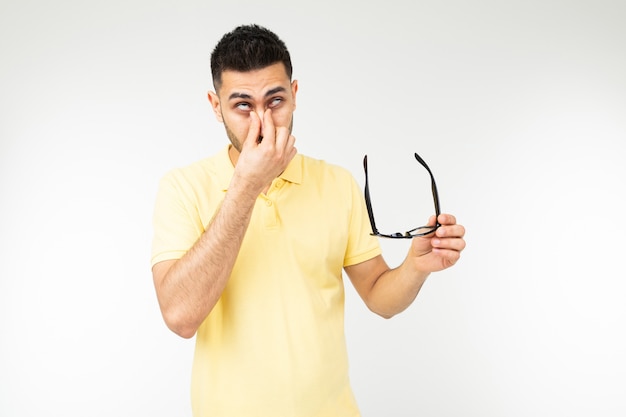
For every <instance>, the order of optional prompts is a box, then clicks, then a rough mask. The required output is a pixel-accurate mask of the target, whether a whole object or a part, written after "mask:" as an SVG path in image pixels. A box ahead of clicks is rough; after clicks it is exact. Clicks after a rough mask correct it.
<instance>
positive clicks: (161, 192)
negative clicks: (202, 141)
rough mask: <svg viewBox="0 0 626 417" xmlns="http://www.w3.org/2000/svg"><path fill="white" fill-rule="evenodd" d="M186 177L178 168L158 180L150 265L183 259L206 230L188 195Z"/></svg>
mask: <svg viewBox="0 0 626 417" xmlns="http://www.w3.org/2000/svg"><path fill="white" fill-rule="evenodd" d="M186 194H187V193H186V192H185V185H184V178H183V177H182V176H180V175H177V172H176V171H171V172H169V173H168V174H166V175H165V176H164V177H163V178H162V179H161V181H160V182H159V188H158V191H157V196H156V202H155V206H154V213H153V219H152V222H153V229H154V235H153V239H152V257H151V265H152V266H154V264H156V263H158V262H161V261H165V260H171V259H180V258H181V257H182V256H183V255H184V254H185V253H186V252H187V251H188V250H189V249H190V248H191V247H192V246H193V244H194V243H195V242H196V241H197V240H198V238H199V237H200V236H201V235H202V233H203V232H204V226H203V224H202V222H201V220H200V216H199V215H198V214H197V209H195V208H194V207H193V204H191V202H190V201H188V200H189V199H188V196H186Z"/></svg>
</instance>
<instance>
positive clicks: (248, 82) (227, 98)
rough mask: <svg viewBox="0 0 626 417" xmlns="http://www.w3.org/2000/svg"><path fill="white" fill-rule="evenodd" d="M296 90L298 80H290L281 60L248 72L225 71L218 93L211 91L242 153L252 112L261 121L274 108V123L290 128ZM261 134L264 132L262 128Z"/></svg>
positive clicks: (213, 102) (220, 118) (219, 117)
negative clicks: (268, 110)
mask: <svg viewBox="0 0 626 417" xmlns="http://www.w3.org/2000/svg"><path fill="white" fill-rule="evenodd" d="M297 91H298V82H297V81H295V80H294V81H293V82H290V80H289V77H287V73H286V71H285V67H284V65H283V64H282V63H280V62H279V63H276V64H272V65H270V66H268V67H265V68H262V69H260V70H254V71H249V72H237V71H224V72H223V73H222V86H221V87H220V89H219V90H218V91H217V92H216V93H213V92H209V101H210V102H211V105H212V106H213V111H214V112H215V116H216V118H217V120H218V121H220V122H222V123H224V127H225V128H226V134H227V135H228V138H229V139H230V141H231V143H232V144H233V147H234V148H235V149H236V150H237V152H238V153H239V152H241V149H242V143H243V141H244V140H245V139H246V137H247V136H248V130H249V128H250V113H251V112H256V113H257V115H258V116H259V119H260V120H261V123H262V121H263V113H264V112H265V110H267V109H272V118H273V121H274V125H275V126H276V127H282V126H285V127H288V128H289V131H290V132H291V128H292V126H293V112H294V110H295V109H296V92H297ZM259 134H260V135H262V134H263V128H261V132H259Z"/></svg>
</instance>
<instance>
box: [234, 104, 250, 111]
mask: <svg viewBox="0 0 626 417" xmlns="http://www.w3.org/2000/svg"><path fill="white" fill-rule="evenodd" d="M235 107H237V108H238V109H239V110H245V111H248V110H250V104H248V103H237V104H236V105H235Z"/></svg>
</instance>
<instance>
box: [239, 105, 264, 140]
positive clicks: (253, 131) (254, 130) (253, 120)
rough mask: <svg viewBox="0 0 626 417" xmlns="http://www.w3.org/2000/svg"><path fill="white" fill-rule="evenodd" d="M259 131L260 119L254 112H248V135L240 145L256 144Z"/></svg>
mask: <svg viewBox="0 0 626 417" xmlns="http://www.w3.org/2000/svg"><path fill="white" fill-rule="evenodd" d="M260 133H261V120H260V119H259V116H258V115H257V114H256V113H255V112H253V111H252V112H250V127H249V128H248V135H247V136H246V139H245V141H244V143H243V145H242V147H250V146H253V145H256V144H257V143H258V140H259V135H260Z"/></svg>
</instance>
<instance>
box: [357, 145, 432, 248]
mask: <svg viewBox="0 0 626 417" xmlns="http://www.w3.org/2000/svg"><path fill="white" fill-rule="evenodd" d="M415 159H417V162H419V163H420V164H421V165H422V166H423V167H424V168H426V171H428V174H429V175H430V181H431V188H432V191H433V201H434V202H435V216H436V219H439V214H440V211H439V194H438V193H437V184H435V177H433V173H432V172H431V171H430V168H428V165H427V164H426V162H424V160H423V159H422V157H421V156H419V155H418V154H417V153H415ZM363 168H365V204H366V205H367V214H369V216H370V224H371V225H372V233H371V235H372V236H380V237H388V238H391V239H412V238H414V237H416V236H426V235H429V234H431V233H433V232H434V231H435V230H437V229H438V228H439V226H441V224H439V221H438V220H435V222H436V224H435V225H434V226H420V227H416V228H415V229H411V230H409V231H406V232H404V233H402V232H397V233H393V234H390V235H387V234H384V233H380V232H379V231H378V229H377V228H376V222H375V221H374V212H373V211H372V202H371V200H370V188H369V182H368V178H367V155H365V157H364V158H363Z"/></svg>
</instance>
